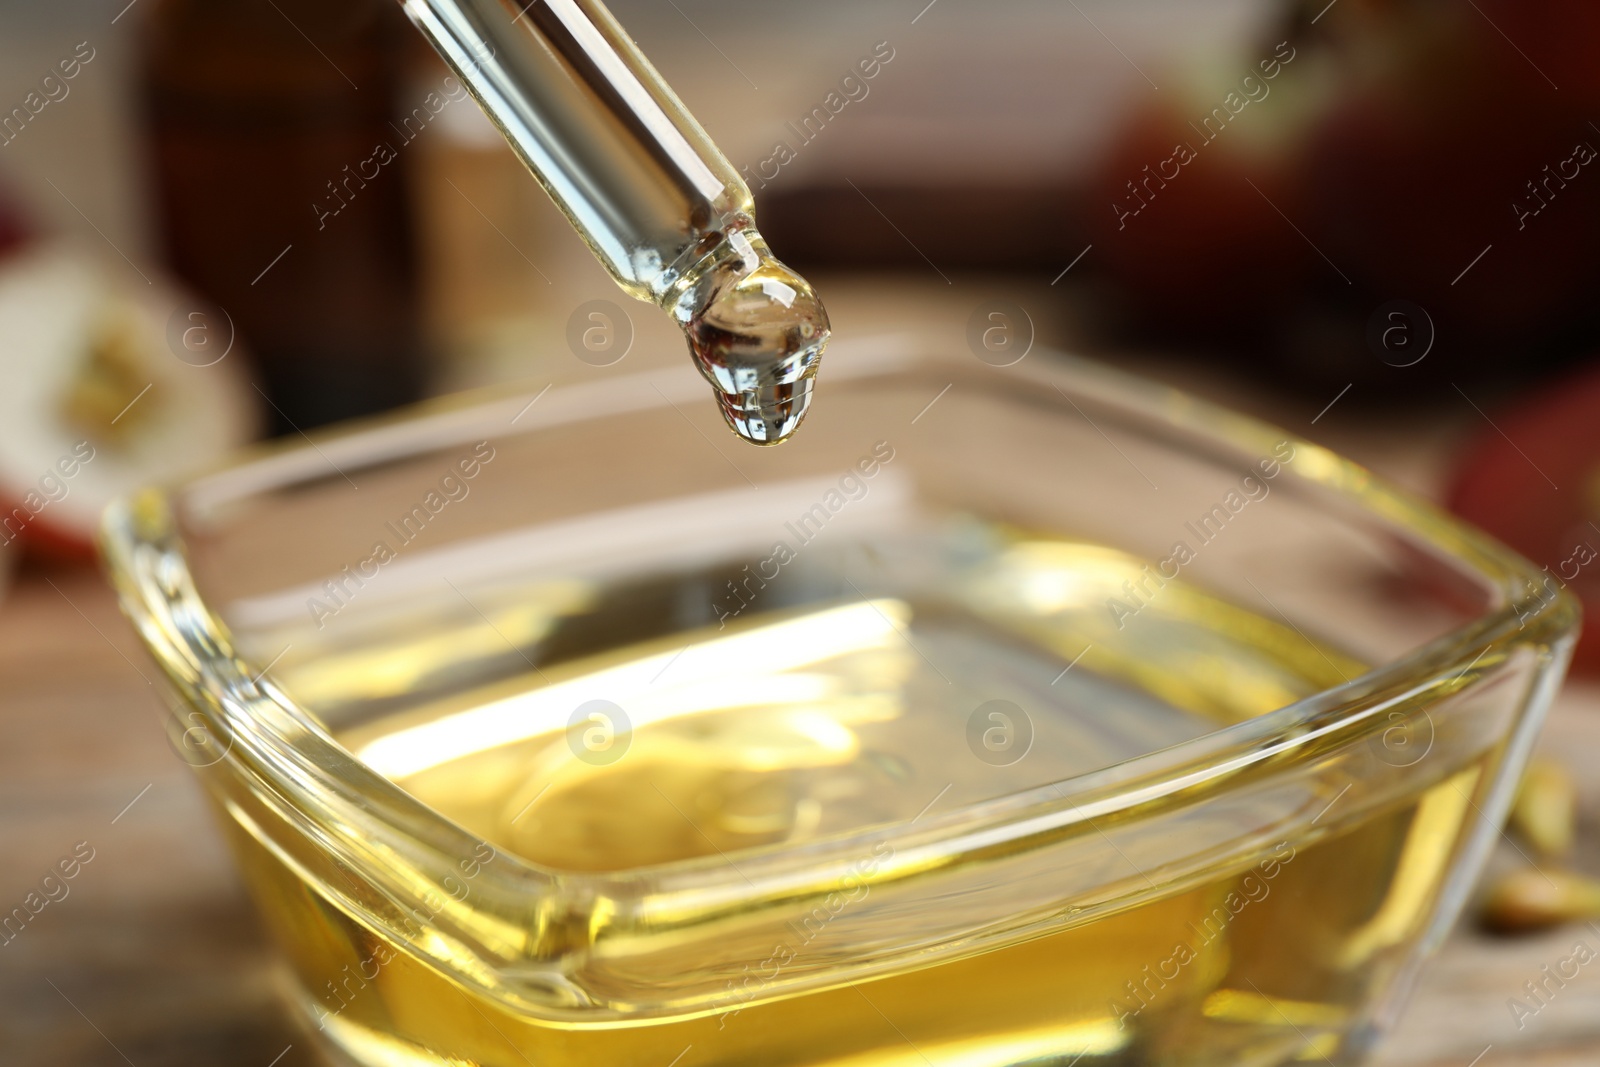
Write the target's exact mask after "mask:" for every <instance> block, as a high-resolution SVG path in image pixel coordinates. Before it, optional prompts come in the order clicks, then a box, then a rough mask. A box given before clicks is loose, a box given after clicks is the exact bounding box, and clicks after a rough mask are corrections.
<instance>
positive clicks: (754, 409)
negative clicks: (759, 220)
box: [679, 230, 829, 445]
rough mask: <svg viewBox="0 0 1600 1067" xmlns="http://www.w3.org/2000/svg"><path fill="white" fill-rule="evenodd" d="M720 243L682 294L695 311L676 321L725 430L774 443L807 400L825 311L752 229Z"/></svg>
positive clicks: (792, 426) (787, 432) (824, 334)
mask: <svg viewBox="0 0 1600 1067" xmlns="http://www.w3.org/2000/svg"><path fill="white" fill-rule="evenodd" d="M723 247H724V249H725V250H727V253H729V254H724V255H713V256H712V257H710V261H709V262H708V263H707V264H706V266H705V267H704V268H702V271H701V273H700V275H699V278H698V279H697V281H696V283H695V284H694V285H692V286H691V287H690V291H689V293H687V294H685V295H686V296H687V297H688V300H687V301H686V302H685V303H686V305H687V306H690V307H692V308H693V309H694V310H693V311H691V312H689V313H688V314H687V315H680V316H679V321H680V322H681V323H682V325H683V329H684V333H685V334H687V335H688V338H689V349H690V351H691V352H692V353H693V355H694V360H695V365H696V366H697V367H698V368H699V369H700V373H701V374H703V375H704V376H705V377H706V379H707V380H708V381H709V382H710V383H711V385H712V387H713V388H714V389H715V391H716V394H717V402H718V408H719V410H721V412H722V417H723V418H724V419H725V420H726V421H727V423H728V426H729V428H730V429H732V430H733V432H734V433H735V434H737V435H738V436H739V437H741V438H743V439H744V440H746V441H748V442H750V443H751V444H756V445H775V444H779V443H781V442H783V441H784V440H787V439H788V438H789V437H790V436H791V435H793V434H794V432H795V430H796V429H798V428H799V426H800V423H801V421H802V420H803V419H804V418H805V415H806V410H807V409H808V408H809V407H810V405H811V397H812V393H813V391H814V388H815V384H816V374H817V367H818V366H819V365H820V363H821V360H822V351H823V349H824V348H826V347H827V344H828V336H829V325H828V313H827V311H826V310H824V309H823V306H822V301H821V300H819V299H818V298H817V294H816V291H815V290H814V289H812V288H811V284H810V283H809V282H807V281H806V280H805V279H804V278H802V277H800V275H798V274H796V273H795V272H794V271H793V270H791V269H789V268H788V267H787V266H785V265H784V264H783V263H781V262H779V261H778V260H777V259H776V258H774V257H773V255H772V253H771V252H770V251H769V250H768V249H767V246H766V243H765V242H764V241H763V240H762V239H761V236H760V234H758V233H756V232H755V231H754V230H744V231H742V232H735V233H734V234H733V235H731V236H730V237H729V238H728V240H727V241H726V242H725V243H724V246H723Z"/></svg>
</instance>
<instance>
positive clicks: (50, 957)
mask: <svg viewBox="0 0 1600 1067" xmlns="http://www.w3.org/2000/svg"><path fill="white" fill-rule="evenodd" d="M154 680H155V672H154V669H153V668H152V667H151V665H150V664H149V663H148V662H147V661H146V659H145V657H144V654H143V652H142V651H141V650H140V649H139V647H138V645H137V642H136V640H135V638H134V636H133V634H132V632H131V630H130V629H129V627H128V626H127V624H126V623H125V622H124V621H123V619H122V618H121V617H120V615H119V614H118V612H117V609H116V605H115V602H114V600H113V598H112V596H111V593H110V591H109V590H108V589H107V588H106V587H105V585H104V582H103V580H102V579H101V578H100V576H99V575H98V574H95V573H93V572H89V571H84V572H72V573H52V574H49V575H42V576H30V577H27V578H25V579H23V580H22V581H21V582H20V583H19V584H18V585H17V586H16V587H14V588H13V589H12V590H11V591H10V592H9V594H8V596H7V598H6V599H5V601H4V602H3V604H0V683H3V685H4V693H5V699H4V701H0V841H3V842H4V849H3V851H0V903H3V906H4V908H5V909H6V910H9V909H10V908H11V907H12V906H14V905H16V904H19V903H21V902H22V900H23V898H24V897H25V896H26V894H27V893H28V892H29V891H30V890H31V889H33V888H35V887H36V886H37V885H38V882H39V879H40V878H41V877H43V876H44V875H45V874H46V873H48V872H49V871H50V870H51V868H52V867H53V866H54V865H55V863H56V861H57V860H58V859H59V858H61V857H62V856H64V855H67V854H68V853H70V852H71V851H72V848H73V846H74V845H75V844H76V843H77V842H80V841H88V842H89V843H90V845H91V846H92V847H93V848H94V850H95V855H94V859H93V860H91V861H90V862H89V863H87V864H85V865H84V866H83V867H82V869H81V870H80V872H79V874H78V875H77V877H76V878H74V879H72V880H71V881H70V882H68V883H67V885H68V886H69V887H70V890H69V893H68V895H67V896H66V897H65V898H63V899H61V900H60V901H57V902H54V903H51V904H49V905H48V906H46V907H45V908H44V909H43V910H42V911H41V912H40V913H39V914H38V916H36V917H35V918H34V920H33V921H32V922H30V923H29V924H28V926H27V927H25V928H24V929H23V930H22V932H21V933H20V935H18V936H17V937H16V938H15V939H14V940H12V941H11V942H10V943H9V944H5V945H3V946H0V1062H3V1063H5V1064H6V1065H7V1067H35V1065H38V1067H111V1065H126V1064H131V1065H133V1067H213V1065H216V1064H228V1065H230V1067H233V1065H237V1067H311V1065H314V1064H317V1063H319V1062H320V1060H319V1059H318V1058H317V1057H316V1055H315V1053H314V1052H313V1050H312V1048H311V1046H310V1044H309V1042H308V1041H307V1040H306V1038H305V1037H304V1036H303V1035H302V1034H301V1033H300V1032H299V1030H298V1029H297V1028H296V1026H295V1024H294V1022H293V1020H292V1019H291V1018H290V1017H289V1015H288V1014H287V1013H286V1012H285V1011H284V1009H283V1008H282V1007H281V1005H280V1003H279V1001H278V999H277V996H276V992H275V989H276V987H277V983H279V982H280V981H281V975H280V973H279V971H278V969H277V968H278V964H277V961H276V957H275V956H274V953H273V951H272V949H271V947H270V946H269V945H268V944H267V943H266V941H265V938H264V936H263V933H262V931H261V929H260V927H259V925H258V924H257V922H256V919H255V916H254V914H253V913H252V911H251V907H250V904H249V901H248V900H247V899H246V897H245V894H244V892H243V889H242V887H241V885H240V884H239V881H238V879H237V878H236V876H235V875H234V873H233V869H232V865H231V863H230V861H229V859H228V857H227V855H226V854H225V853H224V851H223V848H222V845H221V841H220V838H219V835H218V834H217V831H216V829H215V828H214V827H213V826H212V825H211V822H210V814H209V812H208V811H207V810H206V808H205V807H204V805H203V802H202V798H201V795H200V791H199V787H198V785H197V783H196V782H195V781H194V780H193V778H192V774H191V772H190V771H189V769H188V768H187V767H186V766H185V765H184V764H183V763H182V762H181V761H180V760H179V759H178V758H177V757H176V756H175V755H174V754H173V752H172V751H171V750H170V749H169V748H168V746H167V742H166V738H165V735H164V733H163V732H162V730H161V729H160V728H159V726H158V718H157V715H158V710H159V704H158V701H157V697H156V694H155V687H154V685H152V684H151V683H152V682H153V681H154ZM1545 744H1546V745H1547V746H1548V747H1549V748H1551V749H1552V750H1556V751H1559V752H1560V753H1561V754H1562V757H1563V758H1564V759H1566V760H1568V761H1569V763H1572V764H1573V765H1574V766H1575V769H1576V770H1577V771H1578V772H1579V777H1580V781H1582V782H1584V785H1583V788H1584V789H1586V790H1587V795H1586V796H1585V805H1586V811H1587V812H1588V814H1589V816H1590V817H1589V819H1588V821H1587V826H1588V829H1589V830H1590V831H1591V833H1590V837H1589V841H1588V846H1587V847H1588V850H1589V852H1590V853H1591V858H1592V854H1593V853H1594V852H1595V851H1596V850H1595V841H1594V835H1593V833H1592V831H1593V830H1594V828H1595V822H1596V819H1595V818H1594V816H1595V815H1596V814H1597V813H1600V693H1597V692H1596V691H1595V690H1594V689H1592V688H1587V687H1584V688H1577V687H1569V690H1568V692H1567V694H1565V695H1564V696H1563V698H1562V701H1561V703H1560V705H1559V706H1558V707H1557V709H1556V711H1555V714H1554V715H1553V717H1552V721H1551V724H1550V727H1549V728H1548V729H1547V731H1546V734H1545ZM1508 851H1509V850H1508ZM1513 855H1514V854H1513ZM1580 936H1583V937H1587V938H1588V939H1589V941H1590V944H1592V945H1596V946H1600V935H1597V934H1595V933H1594V932H1592V931H1585V930H1584V929H1583V928H1581V927H1580V928H1574V929H1568V930H1560V931H1555V932H1552V933H1550V934H1547V935H1543V936H1538V937H1530V938H1520V939H1510V940H1507V939H1491V938H1487V937H1484V936H1482V935H1479V934H1477V933H1475V932H1473V931H1470V930H1461V931H1458V932H1457V933H1456V935H1455V936H1454V937H1453V938H1452V940H1451V941H1450V943H1449V944H1447V945H1446V946H1445V948H1444V949H1443V951H1442V952H1441V953H1440V955H1439V956H1438V957H1437V958H1436V959H1435V960H1434V961H1433V962H1432V963H1431V964H1430V965H1429V966H1428V967H1427V969H1426V970H1425V971H1424V973H1423V977H1422V981H1421V984H1420V986H1419V988H1418V990H1417V993H1416V995H1415V997H1414V998H1413V1001H1412V1004H1411V1007H1410V1010H1409V1011H1408V1012H1407V1014H1406V1015H1405V1017H1404V1019H1403V1020H1402V1021H1401V1023H1400V1025H1399V1026H1398V1028H1397V1029H1396V1030H1395V1032H1394V1033H1393V1034H1392V1035H1391V1037H1390V1038H1389V1039H1388V1040H1387V1042H1386V1043H1385V1044H1384V1046H1383V1047H1382V1048H1381V1049H1380V1050H1379V1053H1378V1054H1377V1056H1376V1057H1375V1059H1374V1061H1373V1062H1374V1063H1375V1064H1377V1065H1381V1067H1467V1065H1468V1064H1469V1063H1471V1062H1473V1060H1474V1057H1477V1056H1479V1055H1480V1054H1482V1053H1484V1051H1485V1049H1487V1050H1488V1051H1487V1054H1485V1055H1483V1058H1482V1059H1481V1060H1479V1061H1477V1062H1478V1064H1479V1065H1480V1067H1493V1065H1496V1064H1511V1063H1515V1064H1520V1065H1525V1067H1579V1065H1583V1067H1593V1065H1594V1064H1595V1063H1600V966H1591V967H1586V968H1584V969H1583V970H1582V971H1581V972H1580V974H1579V976H1578V977H1577V978H1576V979H1574V980H1572V981H1571V982H1569V983H1568V984H1567V987H1566V988H1565V989H1563V990H1561V991H1560V992H1559V994H1558V995H1557V996H1556V997H1555V998H1554V999H1553V1000H1552V1002H1551V1003H1550V1004H1549V1006H1547V1007H1546V1008H1544V1009H1543V1010H1542V1011H1541V1012H1540V1013H1539V1015H1538V1016H1536V1017H1534V1018H1532V1019H1528V1020H1526V1026H1525V1027H1524V1028H1523V1029H1521V1030H1518V1029H1517V1027H1516V1024H1515V1021H1514V1019H1513V1018H1512V1015H1511V1013H1510V1011H1509V1009H1508V1007H1507V999H1508V998H1510V997H1513V996H1516V995H1518V994H1519V993H1520V991H1521V988H1522V984H1523V983H1524V982H1525V981H1527V980H1529V979H1530V978H1536V977H1538V974H1539V968H1540V967H1541V966H1542V965H1544V964H1552V965H1553V964H1554V963H1555V962H1556V961H1557V960H1559V959H1561V958H1562V957H1563V956H1566V955H1568V954H1569V953H1570V951H1571V947H1572V945H1573V943H1574V941H1575V940H1576V939H1577V938H1578V937H1580Z"/></svg>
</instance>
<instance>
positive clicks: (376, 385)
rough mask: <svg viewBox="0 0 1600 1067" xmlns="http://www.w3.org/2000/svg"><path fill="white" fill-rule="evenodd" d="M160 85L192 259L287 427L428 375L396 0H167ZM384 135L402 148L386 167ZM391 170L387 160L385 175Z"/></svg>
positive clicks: (150, 109) (155, 33)
mask: <svg viewBox="0 0 1600 1067" xmlns="http://www.w3.org/2000/svg"><path fill="white" fill-rule="evenodd" d="M146 28H147V31H148V37H147V41H146V53H145V69H144V85H145V106H146V111H147V115H148V123H149V134H150V145H151V156H152V160H153V164H154V172H155V173H154V178H155V194H156V197H157V205H158V212H159V218H160V222H161V226H162V234H163V237H164V240H165V248H166V254H167V257H168V261H169V263H170V265H171V267H172V269H173V270H174V272H175V273H176V274H177V275H178V276H179V277H181V278H183V279H184V280H185V281H187V282H188V283H189V284H190V285H191V286H193V287H194V288H195V289H196V290H198V291H199V292H200V293H202V294H204V295H205V296H207V297H209V298H211V299H212V300H215V301H216V302H217V303H218V304H220V305H221V306H222V307H223V308H225V309H226V310H227V312H228V314H229V315H230V316H231V318H232V319H233V322H234V326H235V328H236V329H237V330H238V332H239V335H240V337H241V338H242V340H243V342H244V344H245V345H246V346H247V347H248V348H249V350H250V352H251V353H252V354H253V357H254V361H255V365H256V368H257V375H256V379H257V384H258V385H259V387H260V388H261V389H262V391H263V392H265V393H266V395H267V396H268V397H269V398H270V399H271V401H272V404H273V405H274V406H275V407H276V408H277V410H276V411H270V412H267V413H266V414H267V416H268V419H269V420H270V421H271V422H272V423H273V424H274V425H275V427H276V429H277V431H278V432H279V433H283V432H288V431H290V430H291V428H293V427H299V428H305V427H309V426H315V425H319V424H322V423H327V422H333V421H335V420H338V419H342V418H348V417H352V416H356V415H363V414H368V413H371V412H376V411H382V410H384V409H386V408H390V407H393V406H395V405H396V404H401V403H404V402H407V401H409V400H413V399H415V398H416V397H417V396H419V395H420V393H421V389H422V384H423V358H422V341H421V334H420V329H419V323H420V314H419V298H418V293H417V288H418V285H417V274H418V272H417V264H416V250H415V242H414V239H413V234H412V225H411V217H410V200H409V195H408V184H409V183H408V181H407V168H408V163H409V161H408V159H407V158H406V155H407V154H406V150H405V148H404V147H403V144H404V140H403V138H400V137H398V136H397V135H396V133H395V129H394V127H393V126H392V122H393V120H394V119H395V118H396V112H397V110H398V108H397V100H398V96H399V91H400V89H401V87H402V83H403V79H404V76H405V72H406V70H407V69H408V65H409V59H410V57H413V56H415V54H416V47H417V45H416V35H415V32H414V31H413V30H412V29H411V27H410V26H409V25H408V24H407V22H406V20H405V18H404V16H403V15H402V14H401V12H400V10H399V7H398V5H396V4H395V3H394V2H393V0H159V3H158V4H157V5H156V7H155V9H154V10H152V11H150V12H148V14H147V23H146ZM379 145H389V146H394V145H401V146H402V147H400V148H399V150H398V152H395V151H393V150H392V149H391V150H390V151H389V152H388V153H387V155H386V158H385V161H384V162H383V164H382V165H381V166H380V165H378V164H376V163H375V162H374V152H375V148H376V147H377V146H379ZM374 172H376V173H374Z"/></svg>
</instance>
